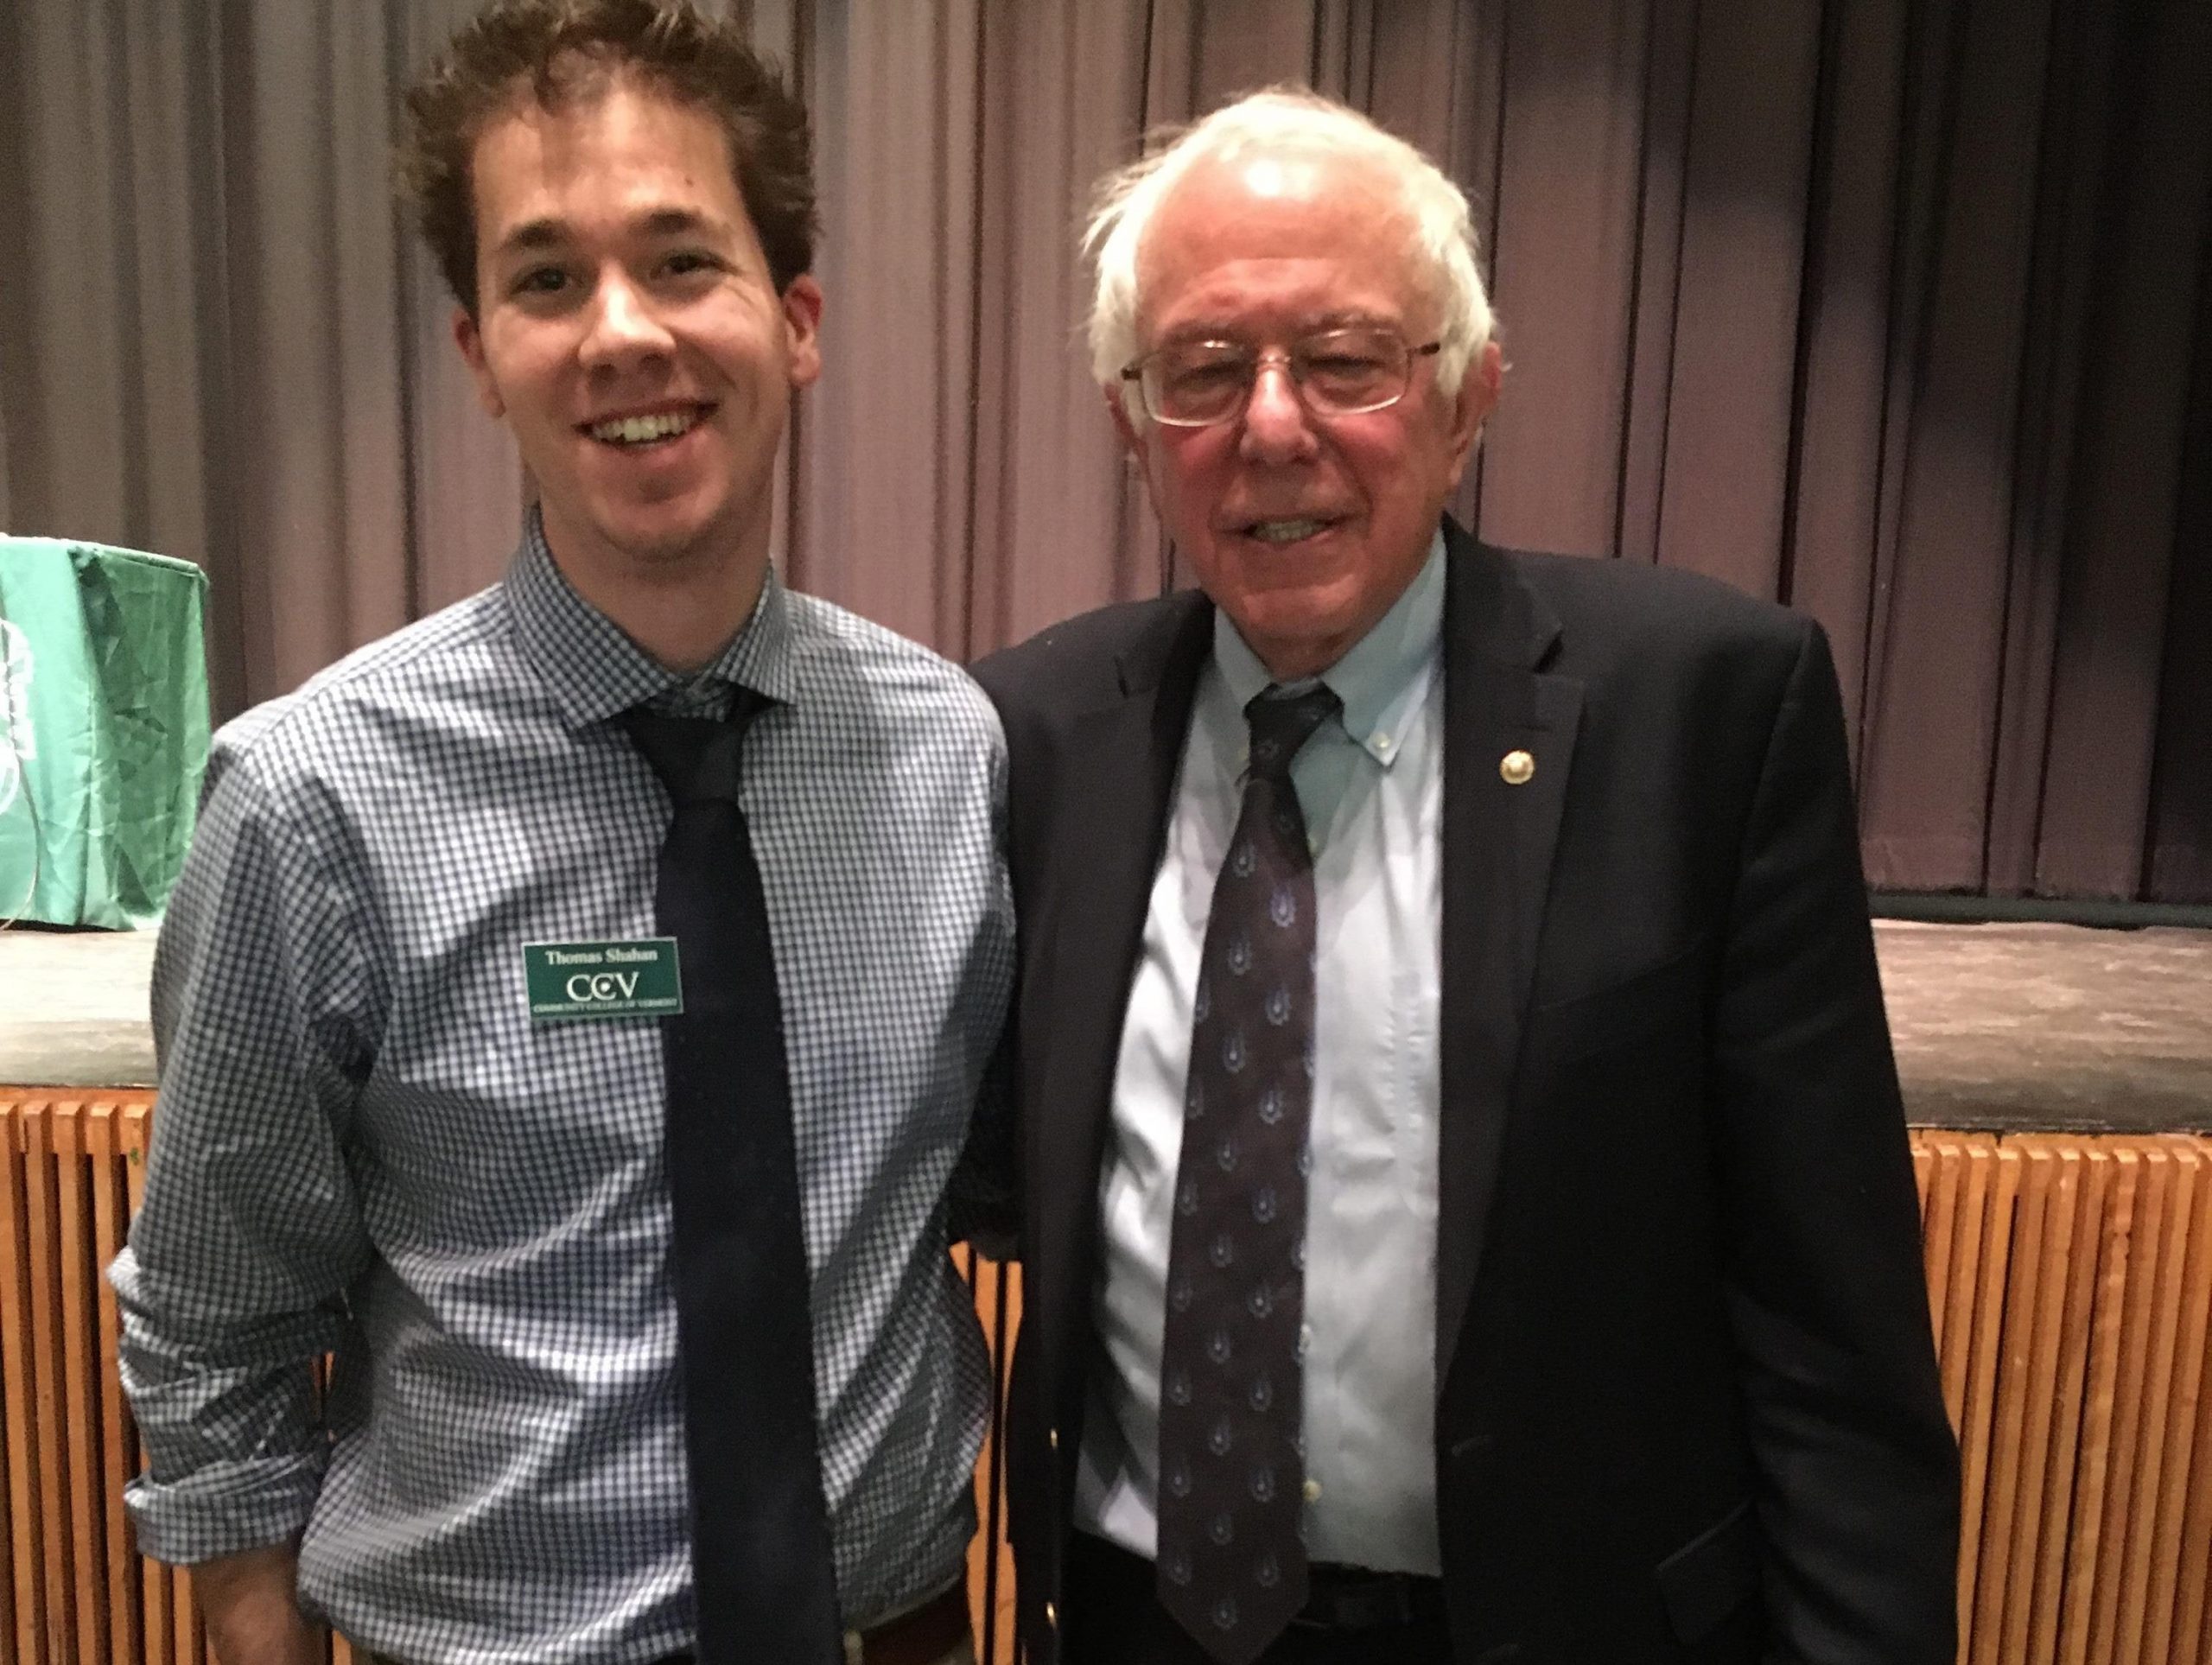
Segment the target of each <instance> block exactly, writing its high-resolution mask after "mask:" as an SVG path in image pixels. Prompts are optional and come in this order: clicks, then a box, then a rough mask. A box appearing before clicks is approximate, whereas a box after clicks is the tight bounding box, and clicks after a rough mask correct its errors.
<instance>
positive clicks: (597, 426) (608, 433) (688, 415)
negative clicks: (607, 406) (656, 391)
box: [584, 405, 708, 449]
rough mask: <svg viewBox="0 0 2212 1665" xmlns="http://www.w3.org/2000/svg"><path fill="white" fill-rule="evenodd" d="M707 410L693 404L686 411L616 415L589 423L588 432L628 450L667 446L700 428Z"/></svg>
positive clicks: (605, 442)
mask: <svg viewBox="0 0 2212 1665" xmlns="http://www.w3.org/2000/svg"><path fill="white" fill-rule="evenodd" d="M707 410H708V407H706V406H703V405H693V406H690V408H688V409H686V410H656V411H654V412H653V413H652V415H651V416H616V417H613V418H611V419H610V420H608V421H606V422H594V423H585V424H584V432H585V433H587V434H588V435H591V437H592V438H594V439H595V440H597V441H598V442H600V443H601V444H602V445H619V446H621V447H623V448H626V449H628V448H636V447H639V446H646V445H664V444H666V443H667V442H669V441H671V440H675V439H681V438H683V435H686V434H688V433H690V431H691V430H692V429H694V428H696V427H697V426H698V425H699V423H701V422H702V420H703V419H704V418H705V416H706V415H707Z"/></svg>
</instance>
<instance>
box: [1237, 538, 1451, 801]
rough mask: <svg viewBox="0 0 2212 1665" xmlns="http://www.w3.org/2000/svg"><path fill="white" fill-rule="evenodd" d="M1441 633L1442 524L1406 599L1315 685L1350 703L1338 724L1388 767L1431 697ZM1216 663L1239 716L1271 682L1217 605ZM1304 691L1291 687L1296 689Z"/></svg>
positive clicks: (1392, 606) (1394, 605)
mask: <svg viewBox="0 0 2212 1665" xmlns="http://www.w3.org/2000/svg"><path fill="white" fill-rule="evenodd" d="M1443 634H1444V531H1443V528H1442V527H1439V528H1438V529H1437V532H1436V536H1435V537H1433V538H1432V539H1431V540H1430V541H1429V545H1428V555H1427V559H1425V560H1424V561H1423V562H1421V570H1420V571H1419V572H1417V573H1415V574H1414V581H1413V582H1412V583H1410V584H1408V585H1407V586H1406V588H1405V593H1404V594H1402V595H1400V596H1399V597H1398V599H1397V600H1396V601H1393V602H1392V603H1391V604H1390V610H1389V612H1388V613H1384V614H1383V616H1382V617H1381V618H1380V619H1378V620H1376V621H1375V624H1374V626H1373V628H1371V629H1370V630H1369V631H1368V632H1367V634H1365V635H1364V636H1363V637H1361V638H1360V639H1359V640H1357V642H1355V643H1353V644H1352V645H1351V650H1350V651H1348V652H1346V653H1345V655H1344V658H1341V659H1338V661H1337V662H1336V664H1332V665H1331V666H1330V667H1329V668H1328V669H1327V670H1325V671H1323V672H1322V673H1321V674H1320V676H1319V677H1318V678H1314V679H1313V680H1317V681H1319V682H1322V683H1326V684H1327V685H1328V687H1329V689H1330V690H1331V691H1332V693H1334V694H1335V695H1336V696H1337V697H1338V699H1339V700H1341V701H1342V702H1344V711H1343V714H1342V717H1341V719H1340V720H1341V721H1342V722H1343V724H1344V732H1345V733H1346V734H1349V735H1351V739H1352V741H1353V743H1354V744H1356V745H1357V746H1358V747H1360V748H1361V749H1362V750H1363V751H1364V752H1365V753H1367V754H1368V755H1369V756H1370V757H1371V758H1373V759H1375V760H1376V762H1377V763H1379V764H1381V765H1383V767H1385V768H1388V767H1389V766H1390V763H1391V761H1392V759H1395V757H1396V756H1397V755H1398V750H1399V746H1400V741H1401V737H1402V731H1403V729H1404V728H1405V724H1406V720H1407V719H1408V717H1409V716H1410V715H1412V714H1413V711H1414V709H1415V707H1416V706H1417V705H1418V704H1419V702H1420V701H1421V696H1423V695H1424V694H1425V693H1426V692H1427V689H1428V678H1429V674H1430V671H1431V670H1432V669H1433V667H1434V665H1435V664H1436V653H1437V647H1438V644H1439V643H1440V641H1441V640H1442V639H1443ZM1213 657H1214V664H1215V665H1216V666H1217V668H1218V669H1219V670H1220V672H1221V678H1222V681H1223V683H1225V684H1226V685H1227V687H1228V689H1229V691H1230V696H1232V697H1233V698H1234V699H1235V700H1236V706H1237V709H1239V710H1242V709H1243V708H1244V707H1245V706H1246V705H1247V704H1248V703H1249V702H1250V701H1251V700H1252V698H1253V696H1255V695H1257V694H1259V693H1261V692H1262V690H1266V689H1267V688H1268V687H1270V686H1271V685H1272V684H1273V682H1274V679H1273V678H1272V677H1269V676H1268V668H1267V666H1266V665H1264V664H1261V663H1260V656H1259V655H1258V654H1256V653H1255V652H1253V651H1252V650H1251V647H1250V646H1249V645H1248V644H1247V643H1246V642H1245V640H1244V639H1243V636H1241V635H1239V634H1238V633H1237V630H1236V626H1235V625H1234V624H1233V623H1231V622H1230V617H1229V615H1228V614H1227V613H1224V612H1223V611H1222V610H1221V609H1220V608H1219V607H1216V608H1215V609H1214V615H1213ZM1306 686H1307V683H1292V684H1290V687H1291V688H1292V690H1297V689H1300V688H1304V687H1306Z"/></svg>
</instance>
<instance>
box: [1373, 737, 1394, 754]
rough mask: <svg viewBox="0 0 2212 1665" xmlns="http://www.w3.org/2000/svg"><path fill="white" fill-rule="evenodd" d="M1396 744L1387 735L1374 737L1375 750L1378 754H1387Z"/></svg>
mask: <svg viewBox="0 0 2212 1665" xmlns="http://www.w3.org/2000/svg"><path fill="white" fill-rule="evenodd" d="M1396 744H1397V742H1396V741H1395V740H1392V739H1391V738H1390V737H1389V735H1388V734H1377V735H1376V737H1375V749H1376V751H1378V752H1387V751H1389V749H1390V748H1391V747H1393V746H1395V745H1396Z"/></svg>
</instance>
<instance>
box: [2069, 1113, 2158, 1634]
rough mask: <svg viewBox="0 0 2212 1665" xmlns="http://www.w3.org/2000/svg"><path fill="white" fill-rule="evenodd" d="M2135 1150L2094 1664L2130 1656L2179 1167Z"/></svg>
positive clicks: (2151, 1151)
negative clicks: (2154, 1363)
mask: <svg viewBox="0 0 2212 1665" xmlns="http://www.w3.org/2000/svg"><path fill="white" fill-rule="evenodd" d="M2136 1153H2137V1155H2138V1157H2139V1160H2140V1162H2141V1164H2142V1167H2141V1177H2140V1178H2139V1179H2138V1180H2137V1181H2136V1191H2135V1230H2134V1233H2133V1247H2132V1249H2131V1253H2130V1259H2129V1265H2128V1271H2127V1287H2126V1296H2125V1299H2124V1302H2123V1306H2122V1309H2121V1315H2120V1369H2119V1372H2118V1374H2117V1376H2115V1378H2114V1381H2113V1423H2112V1427H2113V1433H2112V1463H2111V1468H2110V1471H2109V1478H2107V1482H2106V1488H2105V1519H2104V1528H2103V1534H2102V1545H2103V1549H2102V1553H2101V1554H2100V1555H2099V1557H2098V1560H2097V1576H2096V1582H2095V1585H2094V1590H2093V1592H2091V1594H2090V1608H2089V1654H2088V1657H2089V1660H2090V1662H2091V1665H2121V1662H2122V1661H2123V1659H2124V1657H2125V1655H2124V1653H2123V1645H2124V1636H2123V1632H2122V1625H2121V1617H2122V1615H2121V1607H2122V1605H2123V1598H2124V1596H2125V1594H2126V1579H2127V1574H2128V1571H2129V1567H2128V1562H2129V1560H2130V1557H2129V1554H2128V1548H2129V1542H2128V1531H2129V1528H2130V1526H2131V1525H2132V1523H2133V1518H2134V1502H2135V1482H2136V1479H2137V1477H2138V1476H2139V1473H2140V1472H2141V1469H2142V1462H2143V1455H2144V1453H2143V1448H2142V1434H2143V1427H2144V1422H2145V1397H2146V1392H2147V1389H2148V1387H2149V1383H2150V1376H2151V1359H2152V1349H2153V1344H2154V1342H2155V1339H2156V1337H2155V1325H2154V1322H2153V1320H2154V1317H2155V1312H2156V1301H2157V1295H2158V1269H2159V1267H2158V1262H2159V1257H2160V1255H2162V1253H2163V1252H2164V1247H2165V1223H2166V1203H2167V1199H2168V1198H2169V1196H2170V1195H2171V1191H2172V1182H2173V1171H2174V1170H2173V1163H2172V1160H2171V1158H2170V1156H2169V1155H2168V1153H2166V1152H2164V1151H2163V1150H2159V1149H2156V1148H2145V1147H2141V1146H2138V1147H2136ZM2077 1599H2078V1596H2077Z"/></svg>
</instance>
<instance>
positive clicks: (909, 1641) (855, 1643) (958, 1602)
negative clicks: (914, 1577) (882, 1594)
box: [845, 1577, 975, 1665]
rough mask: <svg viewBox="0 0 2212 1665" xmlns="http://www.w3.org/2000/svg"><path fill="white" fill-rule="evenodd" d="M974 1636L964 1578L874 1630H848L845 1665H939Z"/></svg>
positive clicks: (888, 1619)
mask: <svg viewBox="0 0 2212 1665" xmlns="http://www.w3.org/2000/svg"><path fill="white" fill-rule="evenodd" d="M974 1634H975V1633H974V1631H972V1630H970V1629H969V1624H968V1580H967V1579H965V1578H964V1577H963V1578H962V1579H960V1580H959V1581H958V1582H957V1583H956V1584H955V1585H954V1586H952V1587H951V1588H950V1590H947V1591H945V1592H944V1593H943V1594H942V1595H939V1596H937V1597H935V1598H931V1600H928V1601H925V1602H924V1603H923V1604H922V1605H920V1606H919V1607H916V1608H913V1609H912V1610H911V1611H907V1612H904V1613H901V1614H899V1616H898V1617H896V1618H887V1619H886V1620H884V1621H883V1623H882V1624H879V1625H876V1626H875V1627H874V1629H872V1630H848V1631H846V1632H845V1665H938V1662H939V1661H941V1660H942V1659H944V1656H945V1655H947V1654H949V1653H950V1652H951V1651H952V1650H953V1649H956V1648H957V1647H959V1646H960V1644H961V1643H963V1642H967V1641H969V1640H970V1639H971V1638H972V1637H973V1636H974Z"/></svg>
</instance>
